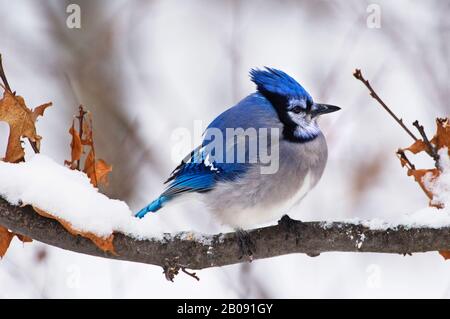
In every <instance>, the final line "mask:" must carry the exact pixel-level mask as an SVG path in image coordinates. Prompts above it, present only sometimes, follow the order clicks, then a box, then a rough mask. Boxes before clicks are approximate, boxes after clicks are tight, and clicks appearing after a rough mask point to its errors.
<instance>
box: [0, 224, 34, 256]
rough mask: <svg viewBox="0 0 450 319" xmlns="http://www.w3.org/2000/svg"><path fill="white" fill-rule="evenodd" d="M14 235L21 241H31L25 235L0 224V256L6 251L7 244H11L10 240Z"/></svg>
mask: <svg viewBox="0 0 450 319" xmlns="http://www.w3.org/2000/svg"><path fill="white" fill-rule="evenodd" d="M14 236H17V238H19V240H20V241H22V242H23V243H29V242H32V241H33V240H32V239H31V238H29V237H27V236H24V235H20V234H15V233H13V232H12V231H10V230H9V229H8V228H5V227H3V226H0V258H2V257H3V256H5V254H6V251H7V250H8V248H9V245H10V244H11V240H12V239H13V238H14Z"/></svg>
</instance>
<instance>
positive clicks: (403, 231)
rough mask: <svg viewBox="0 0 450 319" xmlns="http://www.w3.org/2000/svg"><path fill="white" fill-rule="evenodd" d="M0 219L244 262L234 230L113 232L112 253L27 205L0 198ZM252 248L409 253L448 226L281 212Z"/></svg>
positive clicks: (58, 242)
mask: <svg viewBox="0 0 450 319" xmlns="http://www.w3.org/2000/svg"><path fill="white" fill-rule="evenodd" d="M0 224H2V225H4V226H6V227H8V228H9V229H11V230H12V231H14V232H16V233H19V234H22V235H25V236H29V237H31V238H33V239H36V240H38V241H41V242H43V243H46V244H49V245H52V246H55V247H59V248H62V249H66V250H70V251H74V252H78V253H83V254H88V255H92V256H99V257H105V258H111V259H119V260H127V261H133V262H140V263H146V264H152V265H158V266H162V267H164V268H165V269H166V270H167V267H168V266H170V265H178V266H179V267H180V268H190V269H203V268H209V267H220V266H226V265H231V264H236V263H241V262H245V261H246V260H245V259H243V258H241V256H240V251H239V248H238V245H237V239H236V233H226V234H216V235H201V234H197V233H193V232H182V233H176V234H165V235H164V237H163V238H162V239H161V238H153V239H151V238H150V239H136V238H134V237H131V236H127V235H124V234H121V233H115V236H114V247H115V254H113V253H110V252H104V251H102V250H101V249H99V248H98V247H97V246H96V245H95V244H94V243H93V242H92V241H90V240H89V239H86V238H84V237H81V236H74V235H72V234H70V233H69V232H67V231H66V230H65V229H64V228H63V226H62V225H61V224H60V223H58V222H57V221H55V220H52V219H48V218H45V217H42V216H40V215H38V214H36V213H35V212H34V211H33V209H32V208H31V207H29V206H25V207H19V206H13V205H11V204H9V203H8V202H6V201H5V200H3V199H0ZM249 236H250V238H251V240H252V241H253V242H254V244H255V246H256V249H255V251H254V256H253V259H254V260H255V259H262V258H270V257H275V256H280V255H286V254H292V253H306V254H308V255H310V256H317V255H319V254H320V253H324V252H374V253H394V254H411V253H416V252H427V251H436V250H449V249H450V227H449V226H445V227H436V226H424V227H409V226H401V225H399V226H395V227H393V226H388V225H383V224H380V223H378V222H376V221H373V222H359V223H357V222H301V221H297V220H292V219H290V218H288V217H287V216H285V217H283V218H282V219H281V220H280V221H279V222H278V225H274V226H269V227H263V228H257V229H253V230H251V231H249Z"/></svg>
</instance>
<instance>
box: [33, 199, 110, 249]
mask: <svg viewBox="0 0 450 319" xmlns="http://www.w3.org/2000/svg"><path fill="white" fill-rule="evenodd" d="M33 209H34V210H35V211H36V212H37V213H38V214H39V215H41V216H43V217H46V218H51V219H54V220H56V221H58V222H59V223H60V224H61V225H62V226H63V227H64V228H65V229H66V230H67V231H68V232H69V233H70V234H72V235H74V236H77V235H79V236H82V237H85V238H88V239H90V240H91V241H92V242H93V243H94V244H95V245H96V246H97V247H98V248H100V249H101V250H103V251H105V252H109V253H111V254H114V255H116V253H115V251H114V245H113V240H114V234H111V235H109V236H107V237H100V236H97V235H95V234H93V233H91V232H83V231H80V230H77V229H75V228H73V227H72V224H71V223H70V222H68V221H66V220H64V219H62V218H59V217H56V216H53V215H52V214H50V213H47V212H46V211H44V210H42V209H40V208H38V207H35V206H33Z"/></svg>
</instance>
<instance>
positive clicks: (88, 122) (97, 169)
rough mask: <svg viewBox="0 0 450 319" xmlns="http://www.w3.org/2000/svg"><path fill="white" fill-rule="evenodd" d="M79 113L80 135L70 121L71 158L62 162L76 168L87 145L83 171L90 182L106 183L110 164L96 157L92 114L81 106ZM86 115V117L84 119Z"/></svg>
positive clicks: (95, 183)
mask: <svg viewBox="0 0 450 319" xmlns="http://www.w3.org/2000/svg"><path fill="white" fill-rule="evenodd" d="M80 113H81V114H82V115H80V116H79V117H77V118H82V119H83V122H82V124H81V127H82V130H83V132H82V136H80V133H78V131H77V130H76V129H75V123H74V122H72V126H71V128H70V130H69V133H70V134H71V136H72V142H71V143H70V148H71V151H72V153H71V160H70V161H65V162H64V163H65V164H66V165H68V166H69V167H70V168H71V169H76V168H77V166H78V167H79V165H77V163H78V161H80V160H81V155H82V154H83V153H84V147H89V148H90V150H89V152H88V155H87V156H86V158H85V159H84V168H83V172H85V173H86V175H87V176H88V177H89V179H90V181H91V184H92V185H94V186H95V187H98V185H99V184H104V185H107V184H108V174H109V173H110V172H111V171H112V165H109V164H107V163H106V162H105V161H104V160H102V159H96V156H95V148H94V137H93V130H92V114H91V113H89V112H84V110H83V109H82V108H81V110H80ZM85 115H87V116H86V117H87V119H84V117H85Z"/></svg>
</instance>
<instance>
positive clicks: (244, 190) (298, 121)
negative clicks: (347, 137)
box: [136, 67, 340, 230]
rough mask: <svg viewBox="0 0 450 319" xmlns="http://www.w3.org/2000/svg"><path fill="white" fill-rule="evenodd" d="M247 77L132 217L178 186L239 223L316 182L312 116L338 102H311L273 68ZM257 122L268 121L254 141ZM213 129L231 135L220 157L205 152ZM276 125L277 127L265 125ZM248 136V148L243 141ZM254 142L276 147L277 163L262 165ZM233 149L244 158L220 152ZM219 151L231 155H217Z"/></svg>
mask: <svg viewBox="0 0 450 319" xmlns="http://www.w3.org/2000/svg"><path fill="white" fill-rule="evenodd" d="M250 78H251V80H252V81H253V82H254V83H255V84H256V88H257V92H256V93H253V94H250V95H249V96H247V97H245V98H244V99H243V100H241V101H240V102H239V103H238V104H236V105H235V106H233V107H231V108H229V109H228V110H226V111H225V112H223V113H222V114H220V115H219V116H218V117H217V118H216V119H214V120H213V121H212V122H211V124H209V126H208V127H207V129H206V131H205V137H204V140H203V142H202V144H201V145H200V146H199V147H197V148H196V149H194V150H193V151H192V152H191V153H190V154H188V156H186V158H185V159H184V160H183V161H182V162H181V164H180V165H178V167H176V168H175V170H174V171H173V172H172V173H171V175H170V177H169V179H168V180H167V181H166V183H168V186H167V188H166V190H165V191H164V192H163V193H162V194H161V195H160V196H159V197H158V198H157V199H155V200H154V201H153V202H151V203H150V204H149V205H148V206H146V207H144V208H143V209H142V210H140V211H139V212H138V213H137V214H136V216H137V217H139V218H142V217H144V216H145V215H146V214H147V213H148V212H156V211H158V210H159V209H161V208H162V207H163V206H164V205H166V204H167V203H169V202H170V201H172V200H174V199H175V198H178V197H180V196H183V195H185V194H188V193H199V194H200V196H201V198H202V199H203V201H204V202H205V203H206V205H207V206H208V207H209V208H210V209H211V212H212V213H213V214H215V215H216V216H217V218H218V219H219V220H220V221H221V222H222V223H224V224H228V225H230V226H233V227H234V228H235V229H241V230H243V229H244V228H248V227H251V226H255V225H257V224H260V223H264V222H268V221H271V220H273V219H275V218H278V217H281V216H282V215H283V214H284V213H285V212H286V210H288V209H289V208H291V207H292V206H293V205H294V204H296V203H297V202H299V201H300V200H301V199H302V198H303V197H304V196H305V195H306V194H307V193H308V192H309V191H310V190H311V189H312V188H313V187H314V186H315V185H316V184H317V182H318V181H319V179H320V177H321V176H322V173H323V171H324V168H325V164H326V162H327V154H328V153H327V144H326V141H325V138H324V136H323V134H322V132H321V131H320V128H319V126H318V124H317V119H318V117H319V116H320V115H322V114H325V113H331V112H335V111H338V110H339V109H340V108H339V107H337V106H333V105H327V104H318V103H314V102H313V99H312V98H311V96H310V95H309V94H308V92H307V91H306V90H305V89H304V88H303V87H302V86H301V85H300V84H299V83H298V82H297V81H295V80H294V79H293V78H292V77H290V76H289V75H287V74H286V73H284V72H282V71H280V70H277V69H273V68H267V67H266V68H265V69H263V70H260V69H252V70H251V71H250ZM230 128H231V129H236V128H242V129H243V130H248V129H249V128H254V129H255V130H256V132H257V134H256V137H255V136H253V137H252V136H250V138H247V139H242V138H241V139H239V138H235V137H232V138H230V137H229V136H227V129H230ZM261 129H270V133H269V134H265V135H267V136H264V137H265V138H266V140H268V141H267V142H263V143H260V140H262V137H263V136H262V133H260V132H262V130H261ZM272 129H275V131H272ZM213 130H214V131H215V132H217V133H222V135H223V141H224V142H230V139H231V140H232V142H231V143H230V144H231V145H232V147H229V146H228V145H229V144H227V146H226V147H224V150H223V153H224V154H222V156H223V157H222V158H220V156H213V155H214V152H217V150H216V149H214V147H210V145H212V144H213V143H212V141H213V139H212V138H211V135H212V134H208V132H210V131H213ZM277 131H278V132H279V134H278V135H277V134H275V133H273V132H277ZM266 132H267V130H266ZM274 136H276V137H277V138H276V139H275V140H274V138H273V137H274ZM215 138H216V139H217V137H215ZM219 139H221V137H220V138H219ZM256 140H258V141H257V142H258V143H257V145H258V147H257V152H256V153H257V154H256V155H255V154H251V152H250V146H249V144H250V143H251V142H255V141H256ZM261 145H262V146H267V147H268V148H270V149H271V150H274V149H276V150H278V154H277V155H278V158H276V159H274V161H276V162H277V163H276V165H275V166H276V168H277V169H276V171H274V172H272V173H267V174H263V173H262V168H264V167H266V168H267V163H266V162H263V161H262V160H261V156H260V154H258V152H259V151H261V149H262V148H263V147H262V146H261ZM236 149H241V150H244V157H243V159H244V160H241V161H238V160H237V159H238V158H237V155H236V154H233V155H231V156H227V155H228V154H227V152H228V153H229V152H231V151H233V153H236V152H234V151H235V150H236ZM274 153H275V152H274ZM272 155H273V154H272ZM224 157H226V158H227V159H231V160H223V159H224ZM241 159H242V157H241Z"/></svg>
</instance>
